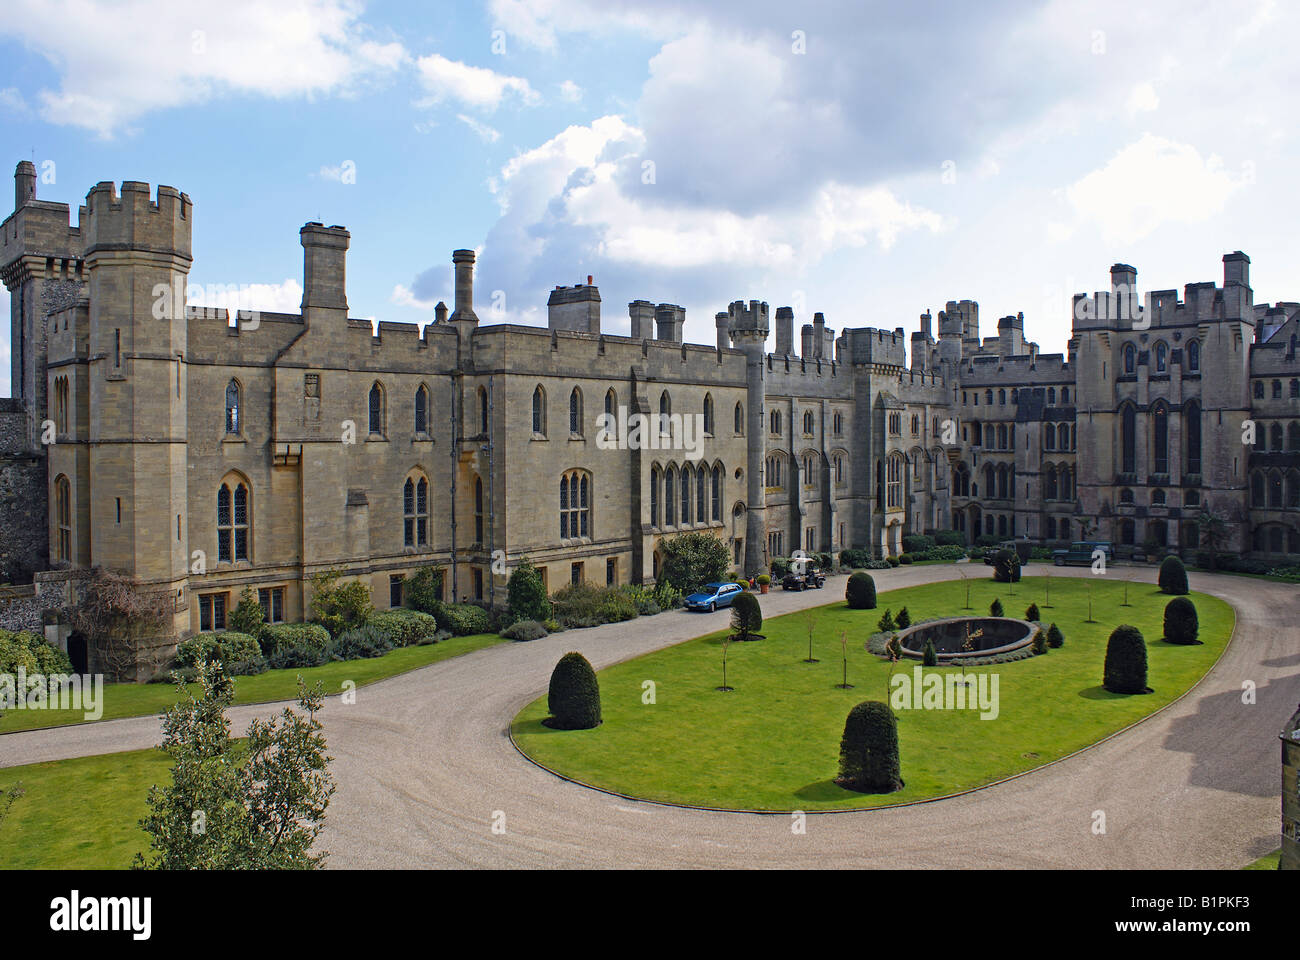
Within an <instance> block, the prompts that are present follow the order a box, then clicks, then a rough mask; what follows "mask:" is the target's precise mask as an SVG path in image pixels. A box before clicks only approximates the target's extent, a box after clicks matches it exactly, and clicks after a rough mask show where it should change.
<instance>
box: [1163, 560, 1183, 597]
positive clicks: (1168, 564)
mask: <svg viewBox="0 0 1300 960" xmlns="http://www.w3.org/2000/svg"><path fill="white" fill-rule="evenodd" d="M1158 582H1159V584H1160V592H1161V593H1173V594H1178V595H1180V596H1181V595H1182V594H1185V593H1186V592H1187V568H1186V567H1184V566H1183V561H1181V560H1179V559H1178V558H1177V557H1174V556H1169V557H1165V558H1164V559H1163V560H1161V561H1160V577H1159V580H1158Z"/></svg>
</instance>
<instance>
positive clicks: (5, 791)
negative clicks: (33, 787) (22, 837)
mask: <svg viewBox="0 0 1300 960" xmlns="http://www.w3.org/2000/svg"><path fill="white" fill-rule="evenodd" d="M26 793H27V791H26V790H24V789H23V785H22V782H21V781H20V782H18V783H15V784H14V785H13V786H12V787H0V827H3V826H4V822H5V817H7V816H9V808H10V807H12V806H13V805H14V803H15V802H17V801H18V800H19V799H21V798H22V797H23V796H24V795H25V794H26Z"/></svg>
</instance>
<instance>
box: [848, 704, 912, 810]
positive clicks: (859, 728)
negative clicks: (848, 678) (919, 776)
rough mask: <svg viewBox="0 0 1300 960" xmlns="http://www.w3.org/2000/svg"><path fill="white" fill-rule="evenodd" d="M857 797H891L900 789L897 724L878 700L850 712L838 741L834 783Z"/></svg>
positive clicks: (901, 784)
mask: <svg viewBox="0 0 1300 960" xmlns="http://www.w3.org/2000/svg"><path fill="white" fill-rule="evenodd" d="M835 782H836V783H838V784H839V785H840V786H841V787H844V788H845V789H847V790H856V791H857V792H858V793H893V792H894V791H895V790H901V789H903V778H902V776H900V773H899V762H898V721H897V720H896V719H895V717H894V711H892V710H890V709H889V706H888V705H887V704H884V703H881V702H880V701H878V700H867V701H864V702H863V703H859V704H858V705H857V706H856V707H854V708H853V709H852V710H850V711H849V717H848V719H847V720H846V721H845V722H844V736H843V738H842V739H841V740H840V775H839V777H837V778H836V780H835Z"/></svg>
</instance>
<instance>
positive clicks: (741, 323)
mask: <svg viewBox="0 0 1300 960" xmlns="http://www.w3.org/2000/svg"><path fill="white" fill-rule="evenodd" d="M727 314H728V322H729V326H730V328H731V342H732V344H733V345H734V346H735V347H736V349H738V350H740V351H742V352H743V353H744V354H745V434H746V436H748V437H749V443H747V444H746V456H745V473H746V476H745V492H746V497H745V501H746V511H745V567H744V572H745V573H746V574H750V575H757V574H760V573H766V572H767V568H768V563H769V559H770V558H769V557H768V556H767V500H766V492H765V490H764V486H763V453H764V450H765V448H764V445H763V437H764V436H766V430H765V424H764V423H763V417H764V414H763V403H764V382H763V377H764V370H765V369H766V363H765V362H764V355H765V350H766V345H767V334H768V323H767V304H766V303H760V302H759V301H757V300H751V301H749V306H746V305H745V302H744V301H743V300H736V301H735V302H733V303H732V304H731V305H730V306H729V307H728V308H727Z"/></svg>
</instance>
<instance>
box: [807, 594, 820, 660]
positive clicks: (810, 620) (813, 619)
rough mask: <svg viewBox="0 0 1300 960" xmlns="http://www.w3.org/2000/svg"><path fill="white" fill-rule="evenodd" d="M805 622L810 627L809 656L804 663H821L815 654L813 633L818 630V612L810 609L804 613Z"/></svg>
mask: <svg viewBox="0 0 1300 960" xmlns="http://www.w3.org/2000/svg"><path fill="white" fill-rule="evenodd" d="M803 622H804V624H805V625H806V626H807V627H808V656H807V657H806V658H805V659H804V663H821V661H820V660H818V659H817V658H816V657H814V656H813V655H812V654H813V631H814V630H815V629H816V628H817V610H816V609H815V608H813V607H809V608H808V609H807V610H806V611H804V615H803Z"/></svg>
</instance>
